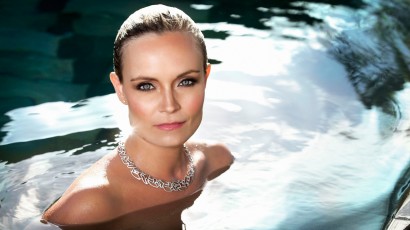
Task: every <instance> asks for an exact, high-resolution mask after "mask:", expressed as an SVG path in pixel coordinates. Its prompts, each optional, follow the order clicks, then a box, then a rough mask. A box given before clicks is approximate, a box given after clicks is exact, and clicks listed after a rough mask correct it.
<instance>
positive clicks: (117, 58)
mask: <svg viewBox="0 0 410 230" xmlns="http://www.w3.org/2000/svg"><path fill="white" fill-rule="evenodd" d="M164 32H186V33H188V34H190V35H192V36H193V38H194V39H195V41H196V43H197V44H198V46H199V48H200V51H201V53H202V57H203V62H204V70H205V69H206V65H207V63H208V57H207V52H206V46H205V41H204V35H203V34H202V32H201V30H200V29H199V28H198V26H197V25H196V24H195V22H194V21H193V20H192V19H191V18H190V17H189V16H188V15H187V14H185V13H184V12H183V11H181V10H179V9H177V8H175V7H168V6H165V5H152V6H148V7H144V8H142V9H140V10H137V11H135V12H134V13H133V14H131V15H130V16H129V17H128V18H127V19H126V20H125V21H124V23H123V24H122V25H121V27H120V29H119V30H118V33H117V36H116V38H115V41H114V55H113V56H114V58H113V62H114V71H115V73H116V74H117V76H118V78H119V79H120V81H121V82H122V79H123V77H122V48H123V46H124V45H125V44H126V43H127V41H129V40H131V39H135V38H137V37H139V36H142V35H144V34H147V33H156V34H161V33H164Z"/></svg>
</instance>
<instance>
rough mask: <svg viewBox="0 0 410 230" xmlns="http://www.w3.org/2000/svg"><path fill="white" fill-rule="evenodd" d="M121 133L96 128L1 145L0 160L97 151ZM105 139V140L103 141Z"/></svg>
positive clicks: (8, 160) (11, 160) (18, 159)
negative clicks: (50, 153)
mask: <svg viewBox="0 0 410 230" xmlns="http://www.w3.org/2000/svg"><path fill="white" fill-rule="evenodd" d="M119 133H120V130H119V129H117V128H114V129H96V130H90V131H85V132H78V133H72V134H69V135H65V136H57V137H51V138H46V139H41V140H34V141H28V142H18V143H12V144H7V145H0V162H1V161H6V162H8V163H16V162H19V161H21V160H24V159H27V158H30V157H32V156H34V155H38V154H43V153H47V152H55V151H67V150H72V149H77V150H76V151H75V152H74V153H73V154H75V155H78V154H81V153H85V152H90V151H95V150H97V149H99V148H101V146H109V145H110V143H114V142H115V137H117V136H118V135H119ZM102 141H103V142H102Z"/></svg>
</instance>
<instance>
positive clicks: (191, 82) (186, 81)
mask: <svg viewBox="0 0 410 230" xmlns="http://www.w3.org/2000/svg"><path fill="white" fill-rule="evenodd" d="M195 83H197V80H196V79H193V78H187V79H184V80H182V81H181V82H180V83H179V84H178V86H193V85H195Z"/></svg>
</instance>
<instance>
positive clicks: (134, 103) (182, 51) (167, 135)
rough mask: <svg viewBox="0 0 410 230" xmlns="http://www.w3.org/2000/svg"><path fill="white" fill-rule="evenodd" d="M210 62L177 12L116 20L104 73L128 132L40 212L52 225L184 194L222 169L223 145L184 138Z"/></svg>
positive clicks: (194, 121)
mask: <svg viewBox="0 0 410 230" xmlns="http://www.w3.org/2000/svg"><path fill="white" fill-rule="evenodd" d="M210 70H211V66H210V65H209V64H208V62H207V53H206V47H205V43H204V38H203V35H202V33H201V31H200V30H199V28H198V27H197V25H196V24H195V23H194V22H193V21H192V20H191V19H190V18H189V17H188V16H187V15H186V14H185V13H183V12H182V11H180V10H178V9H176V8H171V7H167V6H163V5H155V6H149V7H146V8H143V9H141V10H138V11H136V12H135V13H134V14H132V15H131V16H130V17H129V18H128V19H127V20H126V21H125V22H124V23H123V25H122V26H121V28H120V29H119V32H118V34H117V37H116V39H115V43H114V72H112V73H111V74H110V80H111V82H112V84H113V86H114V89H115V92H116V94H117V96H118V98H119V100H120V101H121V103H123V104H124V105H127V106H128V110H129V120H130V125H131V130H132V131H131V132H130V134H129V135H128V136H127V137H126V138H125V140H124V142H122V143H120V144H119V146H118V147H117V148H116V150H115V151H113V152H111V153H109V154H107V155H106V156H104V157H103V158H102V159H100V160H99V161H98V162H96V163H95V164H93V165H92V166H91V167H90V168H89V169H87V170H86V171H85V172H84V173H82V175H80V176H79V177H78V178H77V179H76V180H75V181H74V182H73V184H72V185H71V186H70V187H69V188H68V190H67V191H66V192H65V193H64V194H63V195H62V197H61V198H60V199H59V200H58V201H57V202H56V203H54V204H53V205H52V206H51V207H50V208H49V209H48V210H47V211H46V212H45V213H44V215H43V219H44V220H46V221H48V222H51V223H54V224H58V225H67V224H69V225H70V224H85V223H96V222H102V221H107V220H110V219H113V218H116V217H119V216H122V215H125V214H127V213H131V212H135V211H138V210H143V209H147V208H150V207H154V206H159V205H163V204H166V203H171V202H174V201H176V200H180V199H184V198H186V197H188V196H191V195H192V194H195V193H197V192H198V191H200V190H201V189H202V188H203V186H204V185H205V183H206V181H208V180H211V179H213V178H215V177H216V176H218V175H219V174H221V173H222V172H224V171H225V170H227V169H228V168H229V167H230V165H231V164H232V163H233V156H232V155H231V153H230V151H229V150H228V149H227V148H226V147H224V146H223V145H220V144H218V145H206V144H199V143H186V142H187V140H188V139H189V138H190V137H191V136H192V135H193V134H194V132H195V131H196V130H197V128H198V126H199V125H200V123H201V119H202V108H203V102H204V96H205V86H206V82H207V78H208V76H209V73H210Z"/></svg>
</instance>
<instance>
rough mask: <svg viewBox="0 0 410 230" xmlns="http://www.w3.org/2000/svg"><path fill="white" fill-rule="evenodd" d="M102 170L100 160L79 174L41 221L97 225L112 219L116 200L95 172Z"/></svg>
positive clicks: (102, 176) (103, 178) (106, 184)
mask: <svg viewBox="0 0 410 230" xmlns="http://www.w3.org/2000/svg"><path fill="white" fill-rule="evenodd" d="M102 160H103V159H102ZM101 167H102V165H101V160H100V161H99V162H97V163H96V164H94V165H93V166H91V167H90V168H89V169H87V170H86V171H85V172H84V173H82V174H81V175H80V176H79V177H78V178H77V179H76V180H75V181H74V182H73V183H72V184H71V185H70V187H69V188H68V189H67V191H66V192H65V193H64V194H63V195H62V196H61V198H60V199H59V200H57V201H56V202H55V203H54V204H53V205H51V207H49V208H48V209H47V210H46V211H45V212H44V214H43V217H42V218H43V219H44V220H46V221H48V222H51V223H53V224H57V225H65V224H84V223H92V222H99V221H104V220H108V219H109V218H110V217H112V214H113V213H115V210H113V207H115V205H113V204H114V203H115V202H114V200H115V198H114V196H113V195H112V192H111V191H110V187H109V183H108V181H107V179H106V177H105V176H104V175H101V174H98V173H96V171H102V168H101Z"/></svg>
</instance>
